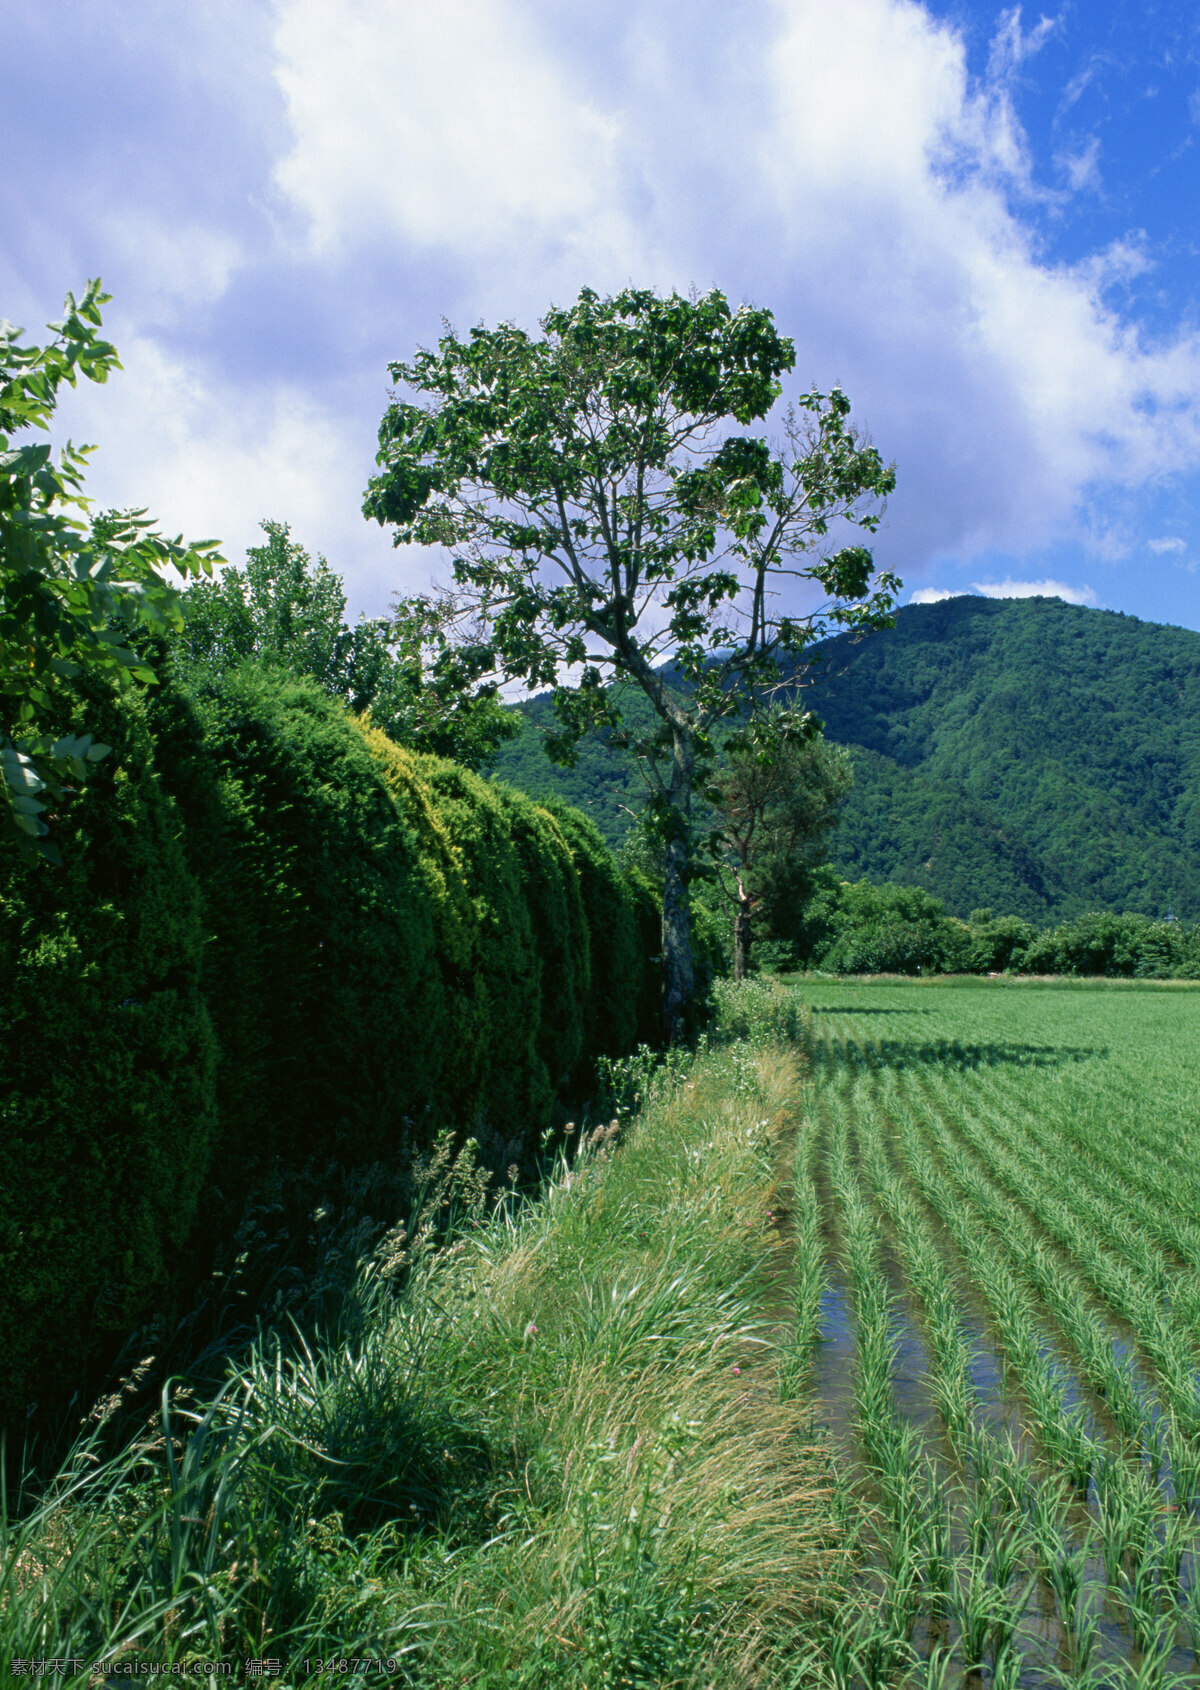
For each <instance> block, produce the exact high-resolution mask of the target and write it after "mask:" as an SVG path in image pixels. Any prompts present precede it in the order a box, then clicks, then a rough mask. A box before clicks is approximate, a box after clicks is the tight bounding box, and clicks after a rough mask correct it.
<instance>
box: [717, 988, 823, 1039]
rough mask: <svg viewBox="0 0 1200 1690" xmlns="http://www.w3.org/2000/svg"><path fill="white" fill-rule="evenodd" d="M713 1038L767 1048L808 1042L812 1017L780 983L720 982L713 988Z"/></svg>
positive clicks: (793, 993) (789, 990) (795, 996)
mask: <svg viewBox="0 0 1200 1690" xmlns="http://www.w3.org/2000/svg"><path fill="white" fill-rule="evenodd" d="M712 999H713V1028H712V1031H713V1037H714V1038H715V1039H716V1040H718V1041H726V1040H732V1039H744V1040H746V1041H747V1042H748V1043H749V1044H751V1045H755V1046H757V1047H759V1048H766V1047H767V1046H769V1045H772V1044H781V1045H791V1044H798V1043H800V1042H801V1041H803V1040H804V1038H805V1037H806V1035H807V1033H808V1029H809V1016H808V1012H807V1010H806V1009H805V1007H804V1004H803V1002H802V1000H801V999H800V997H799V996H798V995H797V994H796V993H795V992H794V991H792V990H791V988H790V987H787V986H784V985H782V984H781V983H780V982H779V981H776V980H764V979H750V980H718V981H716V982H715V983H714V985H713V988H712Z"/></svg>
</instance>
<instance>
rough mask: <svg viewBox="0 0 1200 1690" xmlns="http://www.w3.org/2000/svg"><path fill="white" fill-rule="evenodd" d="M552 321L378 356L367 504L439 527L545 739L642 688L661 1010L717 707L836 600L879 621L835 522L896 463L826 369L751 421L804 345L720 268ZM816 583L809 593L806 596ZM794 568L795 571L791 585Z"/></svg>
mask: <svg viewBox="0 0 1200 1690" xmlns="http://www.w3.org/2000/svg"><path fill="white" fill-rule="evenodd" d="M541 328H542V331H543V332H542V334H541V336H531V335H529V334H526V333H525V332H524V331H523V330H521V329H519V328H517V327H515V326H513V325H512V324H502V325H501V326H500V327H499V328H496V329H487V328H483V327H479V328H476V329H473V330H472V331H471V333H470V335H469V336H468V337H466V338H465V339H460V338H459V337H458V336H456V335H455V334H453V333H447V334H446V335H445V336H444V337H443V338H442V340H441V341H440V342H439V344H438V347H437V349H436V350H421V351H418V353H417V354H416V356H415V358H413V360H412V361H411V362H408V363H404V362H398V363H395V364H392V365H391V366H390V368H391V373H392V377H393V379H394V380H395V381H396V382H398V383H402V384H403V385H404V387H405V388H406V389H407V390H408V394H409V395H411V397H407V396H405V395H403V394H397V395H396V396H395V397H394V399H393V401H392V403H391V404H390V405H389V407H388V409H387V411H386V413H385V415H384V418H383V422H382V424H381V427H380V450H379V455H378V459H377V461H378V464H379V473H378V474H377V475H376V476H375V477H374V478H373V479H372V481H371V483H370V485H369V487H368V489H367V494H366V500H365V504H364V510H365V511H366V513H367V515H369V516H373V517H375V518H376V519H377V520H378V521H379V522H381V523H384V524H391V525H393V526H394V527H395V529H396V533H395V543H396V544H397V545H403V544H419V545H433V546H444V547H447V548H448V549H449V550H450V552H451V555H452V558H453V569H454V578H455V581H456V583H457V584H458V587H459V589H460V591H461V592H463V593H464V594H466V595H467V596H468V602H469V605H470V609H471V611H472V613H473V614H475V615H476V616H478V617H479V618H480V619H481V621H482V623H483V624H484V625H485V626H486V629H487V637H488V642H489V651H490V655H491V657H492V659H493V660H494V662H495V665H496V668H497V671H498V673H499V674H501V675H502V676H503V677H504V678H506V679H515V680H519V681H521V682H524V683H525V684H526V685H529V686H550V687H553V688H554V694H555V708H556V712H557V717H558V724H559V726H558V730H557V731H556V733H555V734H554V735H553V736H551V739H550V741H549V742H548V749H549V750H550V751H551V754H552V755H555V756H557V757H558V758H560V759H561V760H564V761H570V759H571V757H572V755H573V751H574V748H575V746H576V745H577V743H578V741H579V739H580V737H581V736H582V735H583V734H584V733H585V732H586V731H587V730H588V729H590V728H592V727H597V726H608V727H610V728H614V729H617V730H619V729H620V727H621V723H620V719H619V705H618V704H617V703H616V702H615V698H616V695H614V693H613V691H612V690H611V689H610V688H608V687H607V685H606V683H607V682H609V681H611V680H612V679H614V678H625V679H628V680H629V681H632V682H633V683H635V685H636V686H637V687H639V688H640V689H641V690H642V691H643V692H644V693H645V695H646V697H647V698H648V699H649V701H650V703H651V705H652V706H653V710H654V714H655V723H656V725H655V730H654V732H653V734H652V735H651V736H650V737H649V738H646V737H645V736H642V737H638V736H635V735H633V734H630V735H629V736H628V742H629V744H630V746H631V748H632V749H633V750H634V751H636V752H637V753H638V754H639V755H641V756H642V757H643V758H644V759H645V760H646V761H647V764H648V767H649V769H650V770H651V773H652V780H653V795H652V805H653V812H654V815H655V817H656V820H657V824H658V826H659V828H660V832H661V835H662V838H663V844H664V890H663V911H662V932H663V974H664V1002H663V1016H664V1027H665V1031H666V1034H667V1036H668V1038H671V1039H674V1038H677V1037H678V1036H679V1035H680V1033H681V1031H682V1029H683V1025H684V1022H685V1019H686V1015H687V1011H688V1009H689V1007H690V1004H691V1000H692V997H693V992H694V975H693V969H692V954H691V938H690V928H689V911H688V880H689V877H690V875H691V874H692V872H693V870H694V860H695V859H694V852H693V838H692V833H693V828H692V798H693V793H694V791H695V788H696V783H697V780H698V779H700V778H702V777H703V774H704V771H705V768H706V766H707V765H708V763H709V761H710V759H711V757H712V754H713V738H712V730H713V728H714V726H715V725H716V724H717V723H718V722H720V721H722V720H723V719H724V718H726V717H728V716H731V715H734V714H736V713H739V712H742V711H744V710H745V709H746V707H747V705H751V706H753V704H754V703H755V702H756V701H757V700H760V699H762V698H764V697H765V696H767V695H768V694H769V693H770V691H771V689H772V688H773V687H775V686H777V685H778V684H779V682H780V680H781V678H782V674H783V670H784V669H785V668H788V669H791V668H793V667H794V665H795V662H796V659H797V657H798V656H799V654H800V653H802V651H803V650H804V648H805V646H806V645H807V644H808V643H809V642H810V641H811V640H813V639H815V638H818V637H819V636H820V634H822V633H824V632H826V631H827V629H828V627H829V626H830V624H840V625H842V626H846V627H850V628H855V629H867V628H872V627H878V626H880V625H882V624H884V623H885V622H886V621H887V620H888V617H889V613H890V611H891V609H892V605H893V603H894V598H893V594H894V591H895V589H896V588H897V587H898V585H899V583H898V582H897V580H896V579H895V577H894V576H892V575H890V574H887V573H884V574H882V575H879V576H876V575H875V571H874V564H873V560H872V557H871V554H870V552H869V551H868V550H867V549H866V548H865V547H863V546H860V545H848V546H846V545H843V546H839V547H837V548H836V549H834V548H832V546H830V547H829V549H826V548H827V542H829V541H830V537H831V535H837V534H838V533H839V531H841V532H842V535H843V537H845V530H846V528H847V526H850V527H857V528H860V529H866V530H868V531H873V530H874V529H875V527H876V526H877V524H878V521H879V518H880V514H881V510H882V501H883V499H884V498H885V497H886V495H887V494H888V493H889V492H890V491H891V490H892V487H893V485H894V475H893V471H892V470H891V468H889V467H888V466H887V465H885V463H884V462H883V460H882V458H881V457H880V455H879V453H878V452H877V451H876V450H875V448H874V447H873V446H871V445H869V444H868V443H866V442H865V441H864V440H863V439H861V438H860V437H859V436H858V435H857V434H856V433H855V431H854V430H853V429H852V428H851V427H850V425H849V424H848V422H847V417H848V414H849V410H850V404H849V401H848V400H847V399H846V397H845V395H844V394H843V393H842V392H841V391H840V390H839V389H836V388H835V389H834V390H833V391H832V392H830V393H828V394H821V393H818V392H816V391H813V392H810V393H806V394H803V395H801V396H800V397H799V398H798V399H797V401H796V408H795V409H793V410H790V411H789V412H788V413H787V415H786V417H785V418H784V420H783V441H782V444H781V445H780V446H779V447H778V448H775V447H772V445H771V444H770V443H769V442H768V440H767V439H765V438H764V437H762V436H761V435H758V434H754V433H749V432H746V430H747V429H748V427H749V425H751V424H753V423H755V422H760V421H761V420H762V419H763V418H765V417H766V416H767V414H768V412H769V411H770V410H771V409H772V407H773V406H774V405H775V402H776V400H777V399H778V398H779V397H780V395H781V392H782V387H781V383H780V379H779V378H780V376H781V375H782V374H784V373H785V372H786V371H788V370H790V369H791V368H792V367H793V364H794V362H795V351H794V348H793V346H792V343H791V341H790V340H788V339H787V338H786V337H785V336H783V335H781V334H780V333H779V331H778V330H777V328H776V326H775V322H774V319H773V317H772V316H771V313H770V312H769V311H764V310H755V309H752V308H750V307H748V306H743V307H741V308H740V309H738V310H736V311H735V310H731V308H730V306H729V304H728V302H727V300H726V299H725V297H724V295H723V294H721V293H719V292H716V291H715V290H714V291H713V292H710V293H707V294H705V295H703V296H702V297H697V298H693V299H683V298H681V297H680V296H679V295H677V294H672V295H671V296H670V297H668V298H660V297H659V296H658V295H656V294H654V293H652V292H648V291H645V290H640V289H627V290H626V291H624V292H622V293H619V294H617V295H615V296H613V297H612V298H608V299H602V298H601V297H600V296H599V295H597V294H596V293H595V292H593V291H592V290H591V289H584V291H583V292H582V293H581V294H580V296H579V298H578V300H577V301H576V303H575V304H574V305H573V306H571V307H570V308H569V309H563V310H557V309H556V310H552V311H550V312H549V313H548V314H547V316H546V317H545V318H543V320H542V324H541ZM809 583H812V584H815V585H816V587H817V588H818V589H819V590H820V592H821V593H822V594H823V595H824V597H823V602H822V604H821V606H820V608H818V609H815V610H803V609H801V608H799V606H800V605H802V604H803V602H804V600H803V596H802V595H803V592H804V591H805V590H807V591H808V592H809V593H811V591H812V587H811V586H807V587H806V584H809ZM783 589H787V591H786V592H784V591H783Z"/></svg>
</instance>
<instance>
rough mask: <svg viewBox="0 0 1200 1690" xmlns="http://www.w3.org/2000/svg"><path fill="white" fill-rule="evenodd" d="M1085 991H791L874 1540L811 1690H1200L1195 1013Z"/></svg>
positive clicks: (1043, 985) (850, 1408) (1187, 1003)
mask: <svg viewBox="0 0 1200 1690" xmlns="http://www.w3.org/2000/svg"><path fill="white" fill-rule="evenodd" d="M1082 984H1083V983H1082V982H1080V983H1075V982H1063V983H1058V984H1054V983H1049V982H1013V983H1009V982H991V983H985V982H979V981H972V982H968V983H951V982H948V981H941V980H938V981H929V982H924V981H909V982H904V983H900V982H890V983H883V982H879V981H832V980H814V979H810V980H807V981H805V982H804V983H803V984H802V986H801V987H800V988H799V990H800V991H801V993H802V995H803V996H804V997H805V998H806V999H807V1000H808V1002H809V1004H810V1006H811V1008H812V1010H813V1015H814V1045H813V1048H814V1068H813V1086H812V1089H811V1092H810V1094H809V1098H808V1119H807V1122H806V1130H805V1132H804V1134H803V1135H802V1142H803V1143H806V1144H808V1145H810V1146H812V1159H811V1164H810V1166H811V1170H812V1173H813V1176H814V1179H815V1181H816V1184H817V1187H818V1188H819V1189H820V1190H821V1193H822V1202H821V1216H822V1224H823V1226H824V1229H825V1243H826V1249H827V1252H828V1261H829V1266H830V1287H829V1292H828V1294H827V1298H826V1302H825V1306H824V1309H823V1317H822V1327H823V1331H824V1333H825V1335H826V1337H827V1338H829V1339H830V1343H829V1344H828V1345H826V1346H825V1347H824V1349H823V1350H822V1351H819V1352H818V1359H817V1374H816V1380H815V1388H816V1394H817V1397H818V1400H819V1402H820V1403H821V1404H822V1408H821V1409H820V1410H819V1412H823V1413H824V1414H825V1415H826V1417H827V1418H828V1419H829V1420H830V1421H831V1422H832V1423H833V1424H834V1426H835V1428H839V1427H840V1429H841V1430H842V1432H843V1434H844V1442H845V1445H846V1447H847V1449H848V1451H849V1452H850V1453H851V1454H852V1456H853V1458H855V1459H856V1460H857V1463H858V1483H859V1491H860V1497H861V1500H862V1502H863V1504H864V1505H865V1508H866V1510H867V1514H866V1516H865V1518H866V1519H867V1520H868V1522H869V1524H868V1526H867V1529H866V1531H865V1533H864V1540H863V1541H864V1544H865V1546H866V1549H867V1555H866V1562H865V1566H864V1570H863V1574H862V1577H861V1578H860V1580H859V1581H858V1584H857V1587H856V1588H855V1589H854V1590H852V1591H851V1593H850V1595H849V1597H848V1599H847V1600H846V1601H844V1602H843V1604H842V1607H841V1610H840V1612H841V1624H840V1625H838V1624H836V1623H835V1624H834V1625H833V1626H832V1627H830V1628H828V1630H827V1632H826V1635H825V1637H824V1639H823V1641H822V1643H821V1644H820V1646H819V1647H814V1648H813V1650H812V1653H811V1655H810V1657H809V1666H810V1677H809V1680H808V1682H809V1683H811V1684H812V1685H814V1686H815V1685H830V1686H832V1685H838V1686H866V1685H896V1686H900V1685H904V1686H917V1685H922V1686H927V1685H935V1684H936V1685H942V1684H945V1685H949V1684H959V1683H968V1684H969V1683H980V1684H983V1683H990V1684H994V1685H997V1686H1000V1685H1017V1684H1022V1685H1030V1686H1033V1685H1052V1684H1053V1685H1062V1684H1068V1685H1074V1686H1079V1687H1081V1690H1083V1687H1086V1686H1100V1685H1112V1686H1117V1685H1120V1686H1126V1685H1128V1686H1135V1685H1138V1686H1147V1687H1149V1686H1160V1687H1162V1690H1165V1687H1167V1686H1172V1685H1179V1686H1182V1685H1185V1684H1188V1685H1190V1684H1195V1683H1196V1682H1197V1675H1198V1673H1200V1519H1198V1514H1197V1511H1198V1508H1200V1373H1198V1367H1200V1220H1198V1216H1200V1132H1198V1131H1197V1128H1196V1097H1197V1082H1198V1081H1200V1045H1198V1041H1197V1038H1196V1032H1197V1021H1198V1019H1200V1001H1198V1000H1197V997H1196V995H1195V989H1194V988H1192V989H1187V988H1185V989H1182V990H1178V989H1177V990H1172V989H1170V988H1167V987H1157V988H1155V987H1150V988H1139V987H1137V986H1132V985H1129V984H1126V983H1121V985H1120V986H1118V987H1116V988H1115V989H1114V988H1113V987H1110V986H1107V985H1106V984H1105V983H1103V982H1089V983H1087V986H1086V989H1083V990H1080V989H1079V986H1080V985H1082ZM851 1354H852V1355H853V1365H852V1366H847V1365H845V1361H846V1360H847V1359H848V1356H849V1355H851ZM839 1358H840V1362H841V1365H839Z"/></svg>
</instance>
